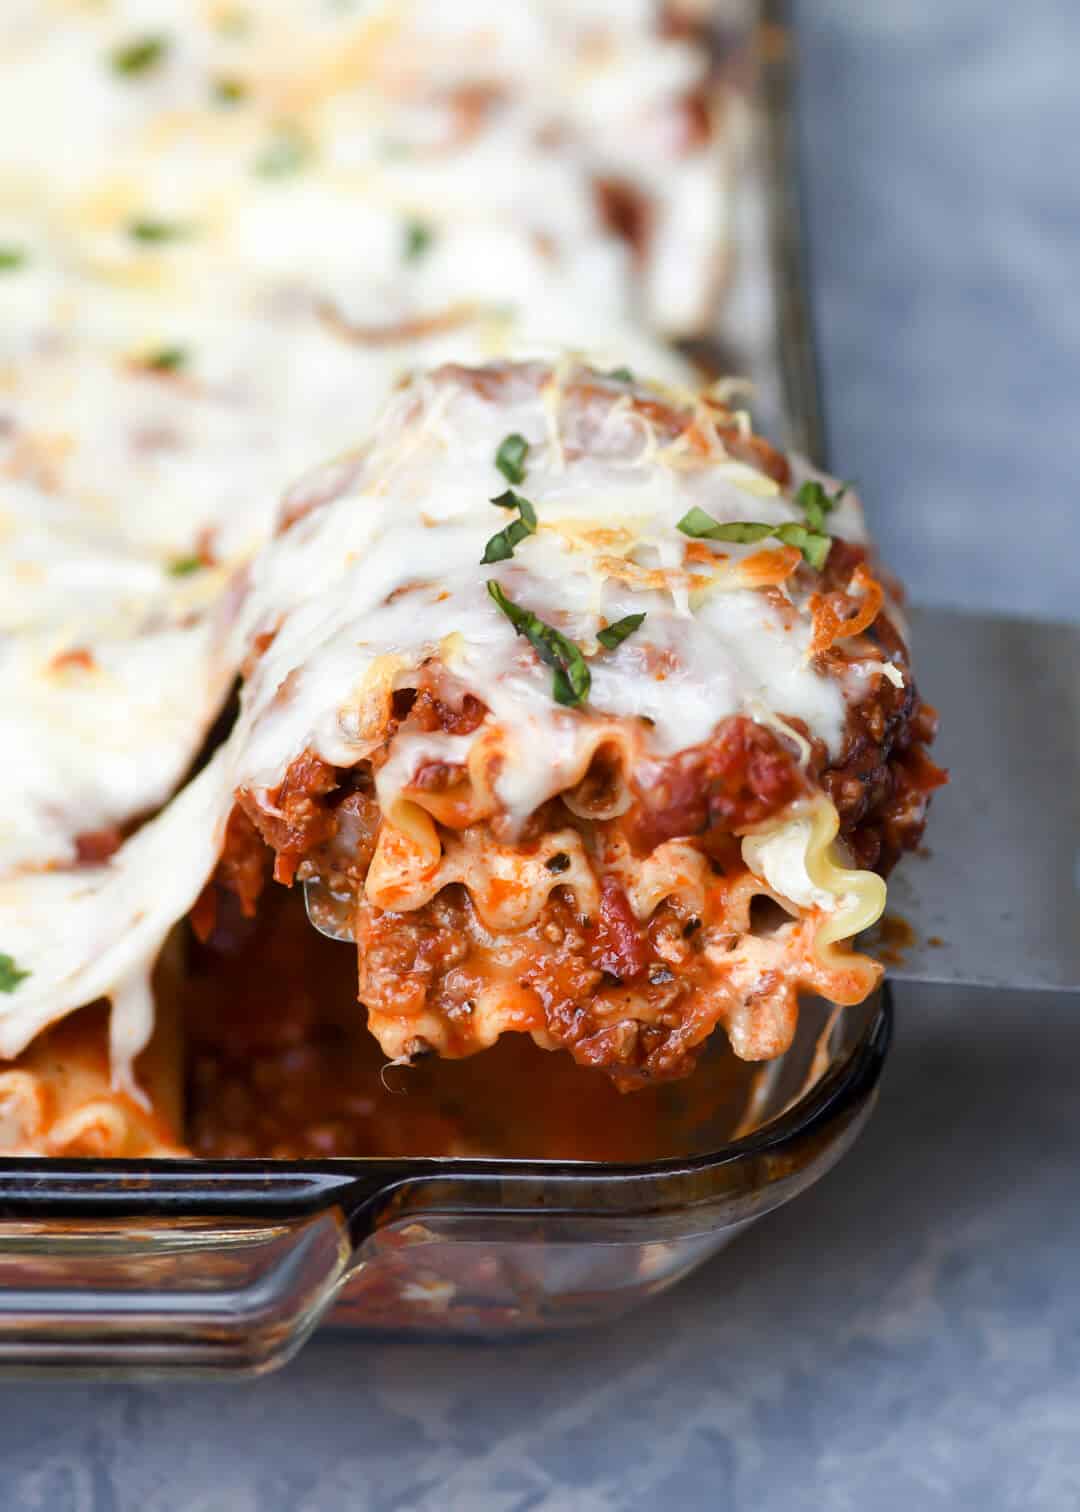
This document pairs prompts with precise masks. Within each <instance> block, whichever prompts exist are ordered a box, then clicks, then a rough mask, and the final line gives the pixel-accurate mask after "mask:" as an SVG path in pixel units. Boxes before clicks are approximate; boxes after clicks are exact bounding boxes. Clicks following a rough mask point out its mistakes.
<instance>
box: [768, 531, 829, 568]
mask: <svg viewBox="0 0 1080 1512" xmlns="http://www.w3.org/2000/svg"><path fill="white" fill-rule="evenodd" d="M773 535H774V536H776V538H777V540H780V541H783V542H784V544H785V546H797V547H798V548H799V550H800V551H801V552H802V554H803V560H804V561H805V562H807V563H808V564H809V565H810V566H811V567H813V569H814V571H815V572H820V571H821V569H822V568H823V567H824V565H825V563H826V560H827V559H828V555H829V550H830V548H831V546H832V536H828V535H823V534H822V533H821V532H820V531H817V530H808V529H807V527H806V526H805V525H798V524H796V523H794V521H793V522H792V523H791V524H790V525H778V526H777V527H776V529H775V530H774V531H773Z"/></svg>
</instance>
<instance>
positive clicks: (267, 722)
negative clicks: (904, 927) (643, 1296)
mask: <svg viewBox="0 0 1080 1512" xmlns="http://www.w3.org/2000/svg"><path fill="white" fill-rule="evenodd" d="M229 602H230V611H229V616H228V623H227V624H223V625H222V626H221V627H220V633H221V636H222V637H223V639H224V642H225V645H226V650H225V651H224V652H223V653H222V655H223V657H224V660H225V662H226V663H227V664H230V665H240V666H242V668H243V676H244V686H243V689H242V694H241V700H240V711H239V715H238V717H237V721H236V724H235V726H234V728H233V730H232V733H231V734H230V736H229V738H228V740H227V741H226V743H225V745H224V746H223V747H222V749H221V750H220V751H219V752H218V753H217V755H216V756H215V757H214V759H213V760H212V762H211V763H210V765H209V766H208V767H207V768H206V769H205V770H204V771H203V772H202V773H201V774H200V775H199V776H198V777H197V778H196V779H195V780H194V782H193V783H192V784H191V785H190V786H189V787H188V788H187V789H186V790H185V791H184V792H183V793H181V795H180V796H179V797H178V798H177V799H176V800H175V801H174V802H173V803H172V804H171V805H170V806H169V807H168V808H167V809H166V810H165V811H164V812H163V813H162V815H161V816H160V817H159V818H158V819H156V820H153V821H151V822H150V823H148V824H146V825H145V826H144V827H143V828H142V829H141V830H140V831H139V832H138V833H137V834H136V835H135V836H134V837H133V838H132V839H131V840H129V841H127V842H126V843H125V844H124V845H123V846H122V847H121V849H120V850H119V851H117V853H116V854H115V855H114V856H112V857H111V858H110V860H109V861H108V862H107V863H106V864H105V865H104V866H102V867H99V868H96V869H95V868H92V867H88V868H86V869H85V870H84V871H83V872H82V873H54V874H51V875H47V876H22V877H19V878H16V879H14V880H13V882H12V883H11V884H10V885H9V886H7V887H5V886H4V885H0V939H3V940H4V941H10V942H12V943H11V946H9V947H8V948H12V947H14V948H13V954H14V955H15V956H16V958H17V959H18V960H19V962H20V965H21V966H22V967H23V968H24V969H26V970H28V971H29V972H30V975H29V976H28V977H27V978H26V979H25V980H24V981H23V982H21V983H20V984H19V986H18V988H17V989H16V991H14V992H12V993H11V994H10V998H9V1000H8V1001H7V1002H5V1003H4V1004H3V1014H2V1017H0V1036H2V1048H3V1049H4V1050H5V1051H6V1053H8V1054H11V1053H15V1051H17V1050H18V1048H19V1047H20V1045H21V1044H24V1043H26V1041H27V1040H28V1039H29V1038H30V1037H31V1035H32V1034H33V1033H34V1032H35V1031H36V1029H38V1028H40V1027H41V1025H42V1024H43V1023H45V1022H48V1021H50V1020H51V1019H52V1018H54V1017H56V1016H58V1015H59V1014H60V1013H63V1012H65V1011H67V1010H68V1009H70V1008H72V1007H74V1006H76V1005H77V1004H78V1003H80V1002H84V1001H86V1000H87V999H88V998H89V997H91V996H97V995H112V996H113V999H114V1005H115V1006H116V1007H118V1008H119V1009H120V1010H121V1011H120V1012H114V1047H115V1048H116V1049H117V1051H118V1053H120V1054H121V1058H122V1059H123V1058H124V1057H125V1056H126V1057H127V1058H130V1055H131V1054H132V1053H133V1052H134V1051H135V1050H137V1049H138V1048H139V1045H140V1043H141V1040H142V1039H143V1038H144V1037H145V1035H146V1033H147V1032H148V1027H149V1025H148V1021H147V1019H146V1016H145V1007H146V1004H145V996H143V997H141V998H140V986H139V984H140V983H141V982H142V981H144V980H145V970H146V966H147V963H148V962H150V961H151V960H152V959H153V954H154V950H155V947H156V942H158V941H160V939H161V938H162V937H163V935H164V933H165V932H166V930H167V929H168V927H169V926H170V925H171V923H172V922H173V921H174V920H175V919H176V918H177V917H178V916H179V915H180V914H182V913H183V912H185V911H186V910H187V909H188V908H190V907H191V906H192V905H193V904H194V903H195V901H196V898H197V897H198V895H199V894H200V891H201V890H202V888H203V886H204V884H205V883H206V881H207V879H208V878H209V876H210V874H211V872H212V871H213V870H214V867H215V863H218V869H217V876H218V882H217V884H216V885H217V886H227V887H231V888H232V889H233V890H234V891H237V892H239V893H240V896H241V899H242V901H243V903H244V905H245V907H247V908H253V907H255V906H257V896H258V893H259V890H260V887H261V884H262V873H263V868H264V863H265V864H266V865H269V863H270V861H271V859H272V861H273V867H274V874H275V877H276V878H277V880H279V881H282V882H286V883H290V882H292V881H293V880H294V879H296V878H298V877H299V878H300V879H301V880H310V881H317V882H320V883H321V884H322V885H323V887H324V889H326V890H328V891H329V892H330V894H331V895H332V896H333V897H334V898H336V900H337V906H339V908H340V909H341V910H343V912H344V914H345V916H346V917H347V920H348V925H349V928H350V930H351V932H352V934H353V936H354V938H355V939H356V941H357V945H358V947H359V952H360V996H361V1000H362V1002H363V1003H364V1004H365V1006H366V1007H367V1010H368V1015H369V1024H370V1026H371V1028H372V1030H373V1032H374V1033H375V1034H376V1036H377V1038H378V1039H379V1040H380V1043H381V1044H382V1046H383V1048H384V1050H386V1052H387V1053H388V1054H389V1055H391V1056H392V1057H393V1058H401V1057H405V1058H409V1057H411V1056H413V1055H416V1054H419V1053H421V1052H424V1051H430V1050H436V1051H438V1052H440V1053H443V1054H449V1055H460V1054H467V1053H470V1052H471V1051H473V1050H476V1049H479V1048H482V1047H483V1046H484V1045H486V1044H490V1043H491V1042H492V1041H493V1040H494V1039H496V1038H497V1037H498V1036H499V1034H501V1033H502V1032H504V1031H506V1030H508V1029H513V1030H521V1031H525V1032H528V1033H531V1034H532V1035H533V1037H534V1038H535V1039H536V1040H537V1041H538V1043H540V1044H542V1045H545V1046H548V1047H551V1048H554V1047H559V1046H561V1047H565V1048H567V1049H569V1050H571V1052H572V1053H573V1054H574V1055H575V1056H576V1057H577V1058H578V1059H579V1060H581V1061H583V1062H586V1063H590V1064H597V1065H602V1066H604V1067H605V1068H606V1069H607V1070H608V1071H609V1072H610V1074H611V1075H612V1076H613V1077H615V1079H616V1080H617V1081H619V1083H620V1085H626V1086H632V1085H636V1084H639V1083H640V1082H641V1081H644V1080H647V1079H650V1078H657V1077H665V1076H672V1075H681V1074H685V1072H686V1071H687V1070H688V1069H689V1068H690V1066H691V1065H692V1064H693V1060H694V1057H695V1056H696V1054H697V1053H698V1051H699V1050H700V1048H701V1045H702V1044H703V1043H704V1041H705V1039H706V1038H707V1036H708V1034H709V1033H710V1032H711V1030H712V1029H713V1027H714V1026H716V1025H717V1024H721V1025H723V1027H724V1028H725V1029H726V1030H727V1033H728V1034H729V1036H730V1038H731V1040H732V1043H733V1045H734V1046H735V1048H736V1050H737V1051H738V1053H739V1054H741V1055H744V1056H745V1057H747V1058H764V1057H767V1056H771V1055H775V1054H778V1053H780V1052H781V1051H782V1050H783V1049H784V1048H786V1045H787V1044H788V1043H789V1042H790V1038H791V1034H792V1033H793V1032H794V1026H795V1015H796V1012H797V1000H798V994H799V992H800V991H814V992H818V993H821V994H822V995H824V996H826V997H829V998H830V999H831V1000H832V1001H834V1002H837V1003H845V1002H847V1003H850V1002H855V1001H859V1000H860V999H861V998H862V997H864V996H865V995H866V993H867V992H868V991H869V990H871V988H872V987H873V985H874V983H875V982H876V981H877V979H878V977H879V975H880V968H879V967H877V966H876V965H875V964H874V963H872V962H870V961H868V960H866V959H865V958H863V957H859V956H857V955H853V954H851V953H850V952H849V951H846V950H844V949H842V948H840V945H839V942H840V941H842V940H844V939H846V938H848V937H849V936H851V935H852V934H854V933H855V932H857V931H858V930H859V929H861V928H864V927H865V926H866V925H867V924H869V923H871V922H872V921H873V919H874V918H875V917H876V916H877V913H878V912H880V908H881V906H882V904H883V897H884V886H883V884H882V882H881V881H880V878H879V877H877V876H875V875H873V872H872V868H875V867H876V868H878V869H887V867H888V866H889V865H890V864H891V863H892V861H893V860H895V858H896V855H897V854H898V853H899V851H900V850H902V849H904V848H907V847H908V846H910V845H911V844H913V843H914V842H915V840H916V839H917V836H918V834H919V833H920V832H921V827H922V823H923V818H924V814H925V808H926V800H927V795H928V792H929V790H930V788H932V787H933V786H934V785H935V783H936V781H937V780H939V779H938V774H936V770H935V769H933V768H932V767H931V766H930V764H929V762H928V760H927V759H926V758H925V755H924V753H923V749H922V742H923V741H924V740H925V739H926V738H927V737H928V736H929V734H930V733H931V731H930V724H931V720H930V718H929V716H928V715H927V714H926V713H925V711H924V712H920V709H919V705H918V701H917V696H916V694H915V691H914V686H913V684H912V682H911V678H910V674H909V670H908V667H907V655H906V650H905V648H904V645H903V642H902V640H901V638H900V636H899V635H898V633H897V631H896V629H895V628H894V626H893V624H892V621H891V619H890V617H889V609H888V600H887V596H886V594H885V592H884V589H883V588H882V586H881V584H880V582H879V581H878V580H877V578H876V577H875V576H874V573H873V558H872V554H871V552H870V549H869V547H868V545H867V543H866V540H865V534H864V531H863V527H862V522H861V517H860V513H859V509H858V504H857V501H856V500H855V498H854V495H853V494H852V493H851V492H850V491H844V490H840V489H837V488H836V487H835V486H834V485H832V484H831V483H828V482H823V481H822V480H821V479H820V478H817V477H810V476H807V475H804V474H802V473H799V472H797V471H795V472H793V468H792V465H791V464H790V463H789V462H788V460H787V459H785V458H784V457H782V456H781V455H780V454H778V453H777V452H775V451H774V450H773V449H772V448H771V447H769V446H768V445H767V443H764V442H762V441H760V440H758V439H757V438H755V437H753V436H752V435H750V434H748V433H747V431H746V429H745V427H744V426H743V425H742V424H741V423H740V421H739V419H738V417H737V416H735V415H733V414H732V413H731V412H730V411H729V410H728V409H727V408H726V407H725V406H724V405H723V404H722V403H721V402H720V401H719V400H717V399H714V398H712V397H711V396H710V395H709V394H708V393H705V394H704V395H701V396H698V397H697V398H694V397H693V396H691V395H687V394H679V393H675V392H671V391H666V390H662V389H658V388H652V387H649V386H646V385H643V384H639V383H636V382H634V381H632V380H628V379H627V377H625V376H624V375H619V376H614V377H613V376H611V375H605V374H603V373H598V372H596V371H595V370H592V369H589V368H586V367H583V366H580V365H578V364H576V363H573V362H570V361H563V362H561V363H557V364H554V365H552V364H548V363H541V362H535V361H534V362H519V363H493V364H489V365H487V366H484V367H478V368H470V367H462V366H456V365H455V366H447V367H444V368H441V369H437V370H435V371H434V372H432V373H430V374H427V375H421V376H419V377H417V378H416V379H414V380H413V381H412V382H411V383H410V384H408V385H407V386H405V387H404V388H402V389H401V391H400V392H399V393H398V394H397V395H396V396H395V397H394V398H393V399H392V400H391V401H390V403H389V405H388V407H387V409H386V410H385V412H384V414H383V416H382V418H381V420H380V422H379V424H378V425H377V427H376V428H375V430H374V432H373V434H372V436H371V438H370V439H369V441H368V442H367V444H366V445H365V446H363V447H362V448H361V449H360V450H359V451H357V452H354V453H352V454H350V455H348V456H346V457H344V458H340V459H339V460H337V461H336V462H334V463H333V464H331V465H329V466H328V467H324V468H322V469H320V470H319V471H318V472H316V473H314V474H312V475H311V476H309V477H308V478H307V479H305V480H303V481H302V482H301V483H300V484H299V485H296V486H295V487H293V488H292V489H291V490H290V491H289V493H288V495H287V496H286V499H285V502H284V505H283V508H282V511H281V515H280V519H279V533H278V537H277V539H276V540H275V541H274V542H273V543H272V544H271V545H270V546H268V547H267V548H266V549H265V550H264V551H263V552H262V553H261V554H260V555H259V557H258V558H257V559H256V560H255V562H254V563H253V564H252V565H251V566H250V567H248V568H245V569H243V570H242V572H241V573H240V575H239V577H238V579H237V581H236V583H235V584H234V585H233V588H232V590H231V592H230V595H229ZM886 668H895V669H896V670H897V672H898V673H899V680H898V681H897V680H896V679H894V678H892V677H890V676H888V675H886V670H885V669H886ZM219 858H220V860H219ZM213 906H214V903H213V893H212V892H211V893H209V894H204V895H203V897H202V898H201V899H200V900H199V903H198V905H197V907H196V912H195V919H196V924H197V926H198V925H199V923H200V920H202V922H203V924H204V925H205V922H206V915H207V911H209V914H210V916H212V913H213ZM61 913H62V914H63V916H64V918H65V920H68V921H70V922H69V925H68V928H67V930H66V935H65V940H64V943H63V949H62V950H59V951H57V950H55V949H50V948H49V946H48V944H47V942H46V936H45V931H46V930H47V928H48V920H49V919H50V917H59V916H60V914H61Z"/></svg>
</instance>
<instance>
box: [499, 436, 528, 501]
mask: <svg viewBox="0 0 1080 1512" xmlns="http://www.w3.org/2000/svg"><path fill="white" fill-rule="evenodd" d="M528 455H529V443H528V442H527V441H526V439H525V437H524V436H519V435H518V433H517V431H514V432H512V433H511V434H510V435H509V436H504V437H503V439H502V441H500V442H499V449H498V451H497V452H496V453H495V466H496V467H497V468H498V469H499V471H500V472H501V473H502V475H503V477H504V478H505V479H506V481H507V482H508V483H524V481H525V458H526V457H527V456H528ZM504 497H505V496H504Z"/></svg>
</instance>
